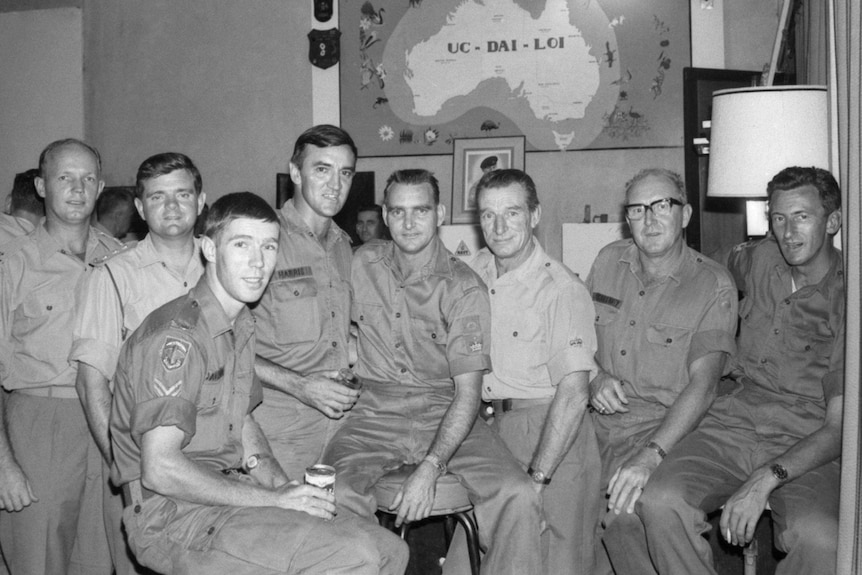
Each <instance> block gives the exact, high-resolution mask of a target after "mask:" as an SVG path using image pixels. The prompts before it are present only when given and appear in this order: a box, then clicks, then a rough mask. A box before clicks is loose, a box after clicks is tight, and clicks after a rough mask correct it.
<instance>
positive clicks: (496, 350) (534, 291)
mask: <svg viewBox="0 0 862 575" xmlns="http://www.w3.org/2000/svg"><path fill="white" fill-rule="evenodd" d="M532 242H533V252H532V253H531V254H530V256H529V257H528V258H527V260H526V261H524V262H523V263H522V264H521V265H520V266H518V268H517V269H514V270H512V271H510V272H508V273H505V274H503V275H502V276H500V277H497V265H496V264H495V263H494V254H493V253H491V252H490V251H489V250H488V248H483V249H482V250H481V251H479V253H478V254H477V255H476V258H475V260H474V261H473V269H475V270H476V272H477V273H478V274H479V277H481V278H482V281H484V282H485V284H486V285H487V286H488V293H489V295H490V300H491V363H492V364H493V365H494V371H493V372H492V373H488V374H486V375H485V377H484V381H483V382H482V397H483V398H484V399H485V400H491V399H510V398H514V399H540V398H551V397H553V396H554V394H555V393H556V386H557V384H558V383H559V382H560V381H561V380H562V379H563V378H564V377H566V376H567V375H569V374H570V373H574V372H576V371H587V372H590V378H592V377H593V376H594V375H595V374H596V364H595V360H594V356H595V353H596V330H595V326H594V321H595V315H596V312H595V308H594V307H593V302H592V300H591V299H590V292H589V291H587V288H586V286H584V284H583V282H581V280H580V279H578V277H577V276H575V274H573V273H572V272H571V271H569V269H568V268H566V267H565V266H564V265H563V264H561V263H560V262H558V261H556V260H554V259H551V258H550V257H548V255H547V254H546V253H545V250H543V249H542V246H541V245H540V244H539V242H538V240H536V239H535V238H533V240H532Z"/></svg>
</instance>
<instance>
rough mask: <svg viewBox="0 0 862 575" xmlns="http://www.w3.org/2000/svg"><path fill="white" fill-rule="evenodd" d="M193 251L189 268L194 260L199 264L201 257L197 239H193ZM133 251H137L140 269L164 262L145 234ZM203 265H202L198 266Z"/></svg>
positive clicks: (199, 243)
mask: <svg viewBox="0 0 862 575" xmlns="http://www.w3.org/2000/svg"><path fill="white" fill-rule="evenodd" d="M194 244H195V251H194V254H193V255H192V259H191V260H189V266H192V265H194V262H195V260H197V261H198V262H200V257H201V241H200V240H199V239H198V238H194ZM135 249H136V250H137V251H138V257H140V258H141V259H140V267H141V268H145V267H148V266H151V265H153V264H161V263H163V262H164V259H163V258H162V256H161V254H159V252H158V251H156V246H155V244H153V240H152V239H150V234H147V235H146V237H145V238H144V239H142V240H141V241H139V242H138V243H137V245H136V246H135ZM200 265H203V264H200Z"/></svg>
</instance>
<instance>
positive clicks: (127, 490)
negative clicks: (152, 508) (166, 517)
mask: <svg viewBox="0 0 862 575" xmlns="http://www.w3.org/2000/svg"><path fill="white" fill-rule="evenodd" d="M155 494H156V492H155V491H150V490H149V489H147V488H146V487H144V486H143V485H141V480H140V479H135V480H134V481H130V482H128V483H124V484H123V505H124V507H128V506H129V505H140V504H141V503H143V502H144V501H146V500H147V499H149V498H150V497H152V496H153V495H155Z"/></svg>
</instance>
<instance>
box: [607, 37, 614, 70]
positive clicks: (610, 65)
mask: <svg viewBox="0 0 862 575" xmlns="http://www.w3.org/2000/svg"><path fill="white" fill-rule="evenodd" d="M616 53H617V51H616V50H611V43H610V42H605V62H607V63H608V68H613V67H614V54H616Z"/></svg>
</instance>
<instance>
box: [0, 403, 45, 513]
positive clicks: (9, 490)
mask: <svg viewBox="0 0 862 575" xmlns="http://www.w3.org/2000/svg"><path fill="white" fill-rule="evenodd" d="M0 393H2V392H0ZM37 501H39V499H38V498H37V497H36V496H35V495H33V490H32V489H31V488H30V482H29V481H28V480H27V476H26V475H25V474H24V472H23V471H22V470H21V468H20V467H19V466H18V465H17V464H15V463H12V464H11V465H9V466H8V467H3V468H0V510H6V511H10V512H11V511H21V510H22V509H24V508H25V507H27V506H28V505H30V504H31V503H36V502H37Z"/></svg>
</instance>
